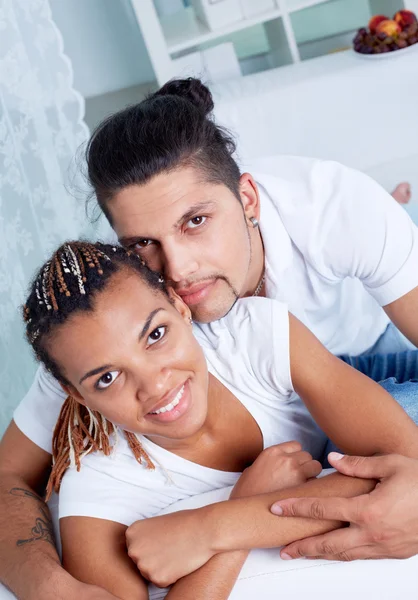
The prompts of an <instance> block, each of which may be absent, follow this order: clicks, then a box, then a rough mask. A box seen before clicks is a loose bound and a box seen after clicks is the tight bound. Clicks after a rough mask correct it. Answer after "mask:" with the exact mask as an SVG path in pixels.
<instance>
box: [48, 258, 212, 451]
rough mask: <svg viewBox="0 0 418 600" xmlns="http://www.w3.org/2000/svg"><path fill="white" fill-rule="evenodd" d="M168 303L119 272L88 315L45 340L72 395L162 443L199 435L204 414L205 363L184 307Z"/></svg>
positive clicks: (74, 319) (79, 316)
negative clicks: (67, 382)
mask: <svg viewBox="0 0 418 600" xmlns="http://www.w3.org/2000/svg"><path fill="white" fill-rule="evenodd" d="M173 300H174V305H173V304H171V303H170V302H169V300H168V299H167V297H166V296H165V295H164V294H163V293H161V292H158V291H155V290H152V289H150V288H149V287H148V286H147V285H146V284H145V283H144V282H143V281H142V279H141V277H140V276H139V275H138V274H136V273H135V272H133V271H131V270H129V269H123V270H122V271H120V272H118V273H116V274H115V275H114V276H113V277H112V280H111V281H110V282H109V284H108V285H107V287H106V289H105V290H104V291H102V292H99V293H98V295H97V296H96V299H95V302H94V309H93V311H92V312H82V313H79V314H75V315H74V316H72V317H70V318H69V319H68V321H66V322H65V323H64V324H63V325H61V326H59V327H57V328H56V329H55V330H54V333H53V335H51V338H50V340H49V341H48V344H47V350H48V352H49V353H50V355H51V357H52V358H53V360H54V361H55V362H56V363H57V364H58V365H59V366H60V368H61V369H62V372H63V375H64V376H65V377H66V379H67V381H69V382H70V383H71V387H70V389H69V392H70V393H71V394H72V395H73V396H74V397H75V398H76V400H78V401H80V402H81V403H82V404H85V405H86V406H88V407H89V408H91V409H93V410H97V411H99V412H100V413H101V414H102V415H103V416H104V417H106V418H107V419H108V420H109V421H111V422H112V423H114V424H116V425H119V426H121V427H122V428H123V429H126V430H128V431H132V432H135V433H141V434H143V435H146V436H147V437H149V438H151V439H153V441H155V442H156V443H158V444H159V445H161V446H163V447H167V448H173V447H175V446H176V442H177V443H178V442H179V441H180V440H187V438H189V437H190V436H193V435H194V434H195V433H197V432H198V431H199V430H200V428H201V427H202V426H203V425H204V423H205V419H206V416H207V389H208V372H207V367H206V360H205V358H204V355H203V352H202V350H201V348H200V346H199V344H198V343H197V341H196V340H195V338H194V336H193V333H192V327H191V324H190V319H189V316H190V313H189V309H188V308H187V306H186V305H185V304H184V303H182V302H181V300H180V299H179V298H177V297H175V298H174V299H173Z"/></svg>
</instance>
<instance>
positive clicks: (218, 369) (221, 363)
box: [196, 297, 293, 397]
mask: <svg viewBox="0 0 418 600" xmlns="http://www.w3.org/2000/svg"><path fill="white" fill-rule="evenodd" d="M196 330H197V331H196V337H197V339H198V341H199V342H200V344H201V345H202V346H203V349H204V352H205V355H206V358H207V360H208V363H209V364H210V366H211V367H212V369H213V370H214V372H215V373H218V374H220V375H221V376H222V377H224V378H225V379H226V380H228V381H229V379H231V378H232V379H233V380H234V381H236V380H237V378H238V380H239V381H241V382H242V385H247V384H251V381H256V382H257V383H258V385H259V386H262V388H263V389H265V390H267V391H269V392H272V393H277V392H280V394H281V395H284V396H286V397H287V396H288V395H289V394H290V393H291V392H292V391H293V385H292V382H291V377H290V350H289V313H288V309H287V305H286V304H283V303H281V302H278V301H277V300H273V299H270V298H260V297H256V298H254V297H251V298H242V299H240V300H238V301H237V302H236V303H235V305H234V306H233V307H232V309H231V310H230V312H229V313H228V314H227V315H226V316H225V317H223V318H222V319H220V320H219V321H215V322H213V323H209V324H205V325H197V326H196ZM244 382H245V383H244Z"/></svg>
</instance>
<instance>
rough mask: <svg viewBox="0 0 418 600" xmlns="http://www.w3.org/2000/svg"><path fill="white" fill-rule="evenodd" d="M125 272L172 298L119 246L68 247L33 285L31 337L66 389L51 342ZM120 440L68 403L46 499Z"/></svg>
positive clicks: (141, 454)
mask: <svg viewBox="0 0 418 600" xmlns="http://www.w3.org/2000/svg"><path fill="white" fill-rule="evenodd" d="M122 269H130V270H133V271H134V272H136V273H138V275H139V276H140V277H142V279H143V280H144V281H145V283H146V284H147V285H148V286H149V287H150V288H152V289H154V290H156V291H161V292H163V293H165V294H167V289H166V287H165V284H164V280H163V279H162V277H161V276H159V275H158V273H155V272H153V271H151V270H150V269H149V268H148V267H147V266H146V265H145V263H144V261H143V260H142V259H141V258H140V257H138V256H137V255H136V254H135V253H134V252H130V251H127V250H125V249H124V248H122V247H120V246H111V245H108V244H101V243H96V244H90V243H88V242H83V241H76V242H67V243H65V244H63V245H62V246H60V247H59V248H58V250H56V252H54V254H53V255H52V257H51V258H50V260H48V261H47V262H46V263H45V264H44V265H43V266H42V268H41V269H40V270H39V272H38V273H37V275H36V276H35V279H34V280H33V282H32V285H31V288H30V292H29V296H28V298H27V301H26V304H25V305H24V307H23V318H24V321H25V323H26V337H27V339H28V341H29V343H30V345H31V346H32V349H33V351H34V353H35V356H36V358H37V360H38V361H39V362H42V363H43V364H44V366H45V367H46V369H47V370H48V371H49V372H50V373H51V374H52V375H53V376H54V377H55V378H56V379H57V380H58V381H59V382H60V383H61V384H64V385H69V382H68V381H67V380H66V378H65V376H64V375H63V373H62V371H61V369H60V366H59V365H58V364H56V362H55V361H54V360H53V358H52V357H51V356H50V354H49V352H48V350H47V343H46V342H47V340H48V338H49V336H50V335H51V334H52V332H53V330H54V327H56V326H58V325H61V324H62V323H64V322H65V321H66V320H67V319H68V318H69V317H70V316H71V315H73V314H75V313H79V312H91V311H93V302H94V298H95V296H96V295H97V293H98V292H100V291H101V290H103V289H105V288H106V286H107V284H108V283H109V281H110V279H111V278H112V276H113V275H114V274H115V273H117V272H119V271H121V270H122ZM112 434H115V435H116V434H117V432H116V428H115V426H114V425H113V424H112V423H111V422H110V421H108V420H107V419H105V418H104V417H103V416H102V415H101V414H100V413H99V412H98V411H94V410H91V409H90V408H88V407H86V406H84V405H82V404H80V403H79V402H77V401H76V400H75V399H74V398H73V397H72V396H68V397H67V399H66V400H65V402H64V404H63V406H62V409H61V412H60V415H59V418H58V421H57V424H56V426H55V430H54V434H53V441H52V460H53V467H52V471H51V475H50V478H49V481H48V485H47V492H46V498H47V499H48V498H49V497H50V495H51V493H52V491H53V490H55V491H56V492H58V491H59V488H60V485H61V480H62V477H63V475H64V473H65V471H66V470H67V468H68V467H69V466H74V467H76V468H77V470H78V471H79V470H80V467H81V459H82V458H83V457H84V456H85V455H86V454H89V453H90V452H93V451H100V452H103V453H104V454H105V455H109V454H110V453H111V451H112V444H111V441H110V436H111V435H112ZM124 435H125V437H126V439H127V441H128V444H129V446H130V448H131V450H132V452H133V454H134V456H135V458H136V460H137V461H138V462H139V463H142V460H145V462H146V464H147V467H148V468H150V469H153V468H154V465H153V463H152V461H151V459H150V457H149V456H148V454H147V453H146V452H145V450H144V448H143V447H142V445H141V443H140V442H139V440H138V438H137V436H136V435H135V434H133V433H131V432H128V431H124Z"/></svg>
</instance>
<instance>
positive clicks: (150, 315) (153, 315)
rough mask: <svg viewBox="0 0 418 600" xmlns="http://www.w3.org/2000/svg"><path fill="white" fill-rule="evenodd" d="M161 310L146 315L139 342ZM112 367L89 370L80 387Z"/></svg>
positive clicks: (106, 366)
mask: <svg viewBox="0 0 418 600" xmlns="http://www.w3.org/2000/svg"><path fill="white" fill-rule="evenodd" d="M161 310H164V308H162V307H160V308H155V309H154V310H153V311H151V312H150V314H149V315H148V318H147V320H146V321H145V323H144V326H143V328H142V331H141V333H140V334H139V340H142V339H143V338H144V337H145V335H146V333H147V331H148V330H149V328H150V325H151V323H152V320H153V318H154V317H155V315H156V314H157V313H159V312H160V311H161ZM111 368H112V366H111V365H103V366H101V367H96V368H95V369H91V371H88V372H87V373H86V374H85V375H83V377H82V378H81V379H80V381H79V384H80V385H81V384H82V383H83V381H84V380H85V379H88V377H92V376H93V375H98V374H99V373H101V372H102V371H105V370H107V369H111Z"/></svg>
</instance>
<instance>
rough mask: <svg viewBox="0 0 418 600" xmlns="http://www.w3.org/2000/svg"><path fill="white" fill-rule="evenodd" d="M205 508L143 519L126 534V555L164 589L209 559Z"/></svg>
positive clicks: (210, 555) (212, 552)
mask: <svg viewBox="0 0 418 600" xmlns="http://www.w3.org/2000/svg"><path fill="white" fill-rule="evenodd" d="M206 515H207V510H206V507H205V508H201V509H196V510H182V511H179V512H175V513H172V514H169V515H162V516H160V517H153V518H150V519H143V520H142V521H137V522H136V523H133V525H131V526H130V527H129V528H128V529H127V531H126V544H127V548H128V554H129V556H130V557H131V559H132V560H133V561H134V563H135V564H136V566H137V567H138V569H139V570H140V572H141V574H142V575H143V577H145V579H147V580H148V581H152V583H154V584H155V585H157V586H159V587H167V586H168V585H171V584H173V583H175V582H176V581H177V580H178V579H180V578H181V577H185V576H186V575H189V574H190V573H193V571H196V570H197V569H199V568H200V567H201V566H202V565H204V564H206V563H207V561H208V560H209V559H210V558H212V556H213V555H214V554H215V552H214V551H213V550H211V530H212V526H211V523H210V518H209V519H208V518H207V517H206Z"/></svg>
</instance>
